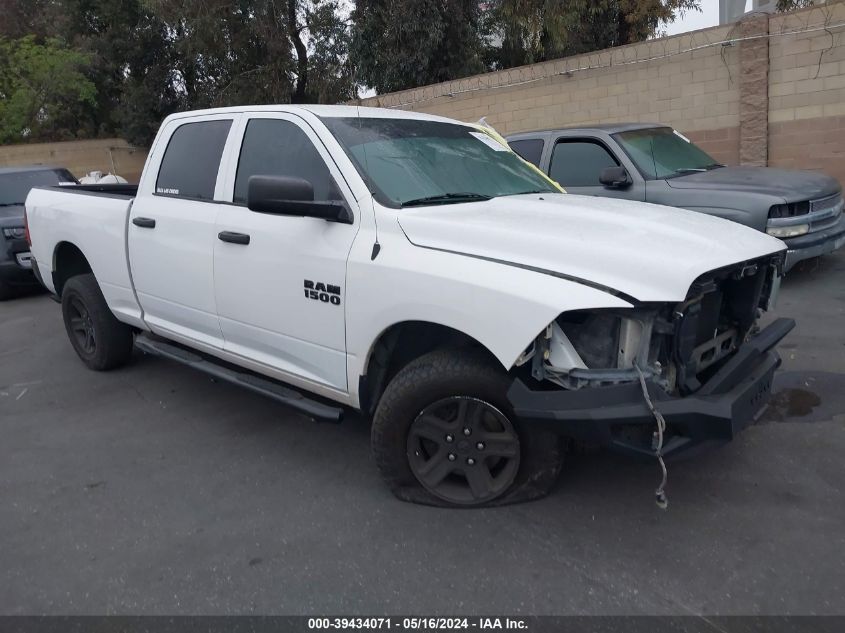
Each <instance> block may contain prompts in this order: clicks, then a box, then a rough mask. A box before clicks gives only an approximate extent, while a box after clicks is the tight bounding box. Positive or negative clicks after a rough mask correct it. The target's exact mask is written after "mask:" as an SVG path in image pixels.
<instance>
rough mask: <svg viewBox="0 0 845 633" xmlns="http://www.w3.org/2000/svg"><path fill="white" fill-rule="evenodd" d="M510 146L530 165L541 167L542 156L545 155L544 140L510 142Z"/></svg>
mask: <svg viewBox="0 0 845 633" xmlns="http://www.w3.org/2000/svg"><path fill="white" fill-rule="evenodd" d="M508 145H510V146H511V149H512V150H513V151H515V152H516V153H517V154H519V155H520V156H522V157H523V158H524V159H525V160H527V161H528V162H529V163H534V164H535V165H536V166H537V167H539V166H540V156H542V155H543V139H540V138H527V139H523V140H521V141H508Z"/></svg>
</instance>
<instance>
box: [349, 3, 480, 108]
mask: <svg viewBox="0 0 845 633" xmlns="http://www.w3.org/2000/svg"><path fill="white" fill-rule="evenodd" d="M352 22H353V26H352V45H351V49H350V56H351V58H352V60H353V63H354V64H355V67H356V68H357V70H358V79H359V80H360V81H361V82H362V83H363V84H365V85H367V86H370V87H373V88H375V89H376V90H378V91H379V92H389V91H392V90H402V89H405V88H412V87H416V86H421V85H425V84H430V83H436V82H440V81H447V80H449V79H455V78H458V77H466V76H467V75H471V74H474V73H478V72H483V71H484V70H485V68H484V64H483V62H482V45H483V41H482V23H481V16H480V10H479V3H478V0H358V3H357V4H356V6H355V11H354V12H353V13H352Z"/></svg>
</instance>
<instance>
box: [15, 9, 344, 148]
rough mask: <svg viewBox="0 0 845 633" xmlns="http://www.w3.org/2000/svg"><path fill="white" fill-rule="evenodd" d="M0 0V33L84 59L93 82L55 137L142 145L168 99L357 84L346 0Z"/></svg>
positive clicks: (194, 102)
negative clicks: (64, 48)
mask: <svg viewBox="0 0 845 633" xmlns="http://www.w3.org/2000/svg"><path fill="white" fill-rule="evenodd" d="M2 1H3V3H4V9H3V10H4V12H5V15H4V20H3V21H0V37H3V36H5V37H7V38H18V37H20V36H21V35H22V34H32V35H33V36H34V38H33V39H32V40H31V41H32V42H33V43H35V42H39V43H41V42H45V41H46V40H47V39H49V38H60V39H61V40H62V41H65V42H67V43H68V46H69V47H70V48H73V49H75V50H76V51H78V52H79V54H80V55H81V56H82V58H84V59H85V60H87V61H86V64H85V66H86V67H85V68H84V69H82V71H83V72H84V75H85V76H84V77H83V79H84V80H85V83H84V84H81V85H85V86H89V87H90V85H91V84H92V83H93V85H94V87H95V93H94V96H93V97H91V98H86V99H84V100H82V101H80V102H77V103H74V104H67V106H66V109H65V110H64V112H65V114H66V117H67V118H69V119H71V120H72V121H74V122H75V123H74V127H73V129H72V130H71V129H63V130H61V138H65V137H68V136H78V137H93V136H102V135H111V134H117V135H120V136H123V137H124V138H126V139H127V140H129V141H130V142H132V143H135V144H139V145H147V144H149V143H150V142H151V141H152V138H153V136H154V135H155V132H156V130H157V128H158V125H159V123H160V122H161V119H162V118H164V117H165V116H167V115H168V114H170V113H171V112H175V111H177V110H185V109H196V108H204V107H215V106H225V105H233V104H243V103H286V102H290V101H292V100H295V101H308V102H320V103H336V102H339V101H346V100H348V99H351V98H353V97H354V96H355V94H356V87H355V81H354V72H353V69H352V66H351V64H350V62H349V56H348V47H349V41H350V36H351V34H350V29H349V27H348V25H347V23H346V21H345V19H344V15H345V13H346V10H345V9H344V5H343V1H344V0H114V1H109V2H104V1H103V0H2ZM5 18H8V19H5ZM40 129H41V128H40ZM41 131H42V132H43V133H44V134H47V128H43V129H41ZM55 133H56V134H59V132H58V131H55ZM56 138H59V137H58V136H57V137H56Z"/></svg>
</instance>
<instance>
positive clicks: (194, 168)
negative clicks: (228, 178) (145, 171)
mask: <svg viewBox="0 0 845 633" xmlns="http://www.w3.org/2000/svg"><path fill="white" fill-rule="evenodd" d="M231 126H232V121H231V120H225V121H199V122H197V123H185V124H183V125H181V126H179V127H178V128H177V129H176V131H175V132H174V133H173V136H171V137H170V142H169V143H168V144H167V149H166V150H165V151H164V158H163V159H162V161H161V167H160V168H159V172H158V180H157V181H156V193H158V194H164V195H171V196H178V197H180V198H193V199H198V200H212V199H213V198H214V186H215V184H216V183H217V172H218V170H219V169H220V158H221V157H222V156H223V147H224V146H225V145H226V137H227V136H228V135H229V128H230V127H231Z"/></svg>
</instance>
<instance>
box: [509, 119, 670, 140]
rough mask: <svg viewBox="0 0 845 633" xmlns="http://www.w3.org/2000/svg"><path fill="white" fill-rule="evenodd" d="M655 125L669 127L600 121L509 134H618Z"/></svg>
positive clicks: (514, 137) (511, 136) (521, 136)
mask: <svg viewBox="0 0 845 633" xmlns="http://www.w3.org/2000/svg"><path fill="white" fill-rule="evenodd" d="M655 127H669V126H668V125H664V124H662V123H599V124H595V125H571V126H567V127H560V128H553V129H548V130H535V131H533V132H519V133H517V134H509V135H508V136H507V139H508V140H518V139H524V138H534V137H536V136H539V135H545V134H555V133H557V132H572V131H576V130H577V131H579V132H604V133H606V134H618V133H619V132H632V131H634V130H648V129H650V128H655Z"/></svg>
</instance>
